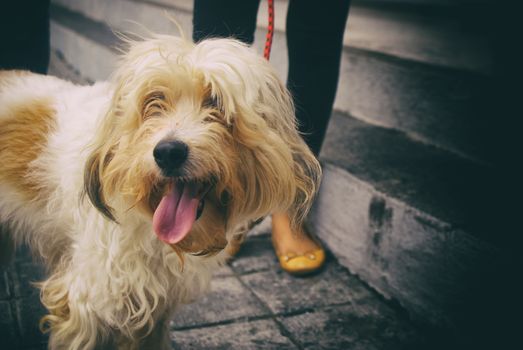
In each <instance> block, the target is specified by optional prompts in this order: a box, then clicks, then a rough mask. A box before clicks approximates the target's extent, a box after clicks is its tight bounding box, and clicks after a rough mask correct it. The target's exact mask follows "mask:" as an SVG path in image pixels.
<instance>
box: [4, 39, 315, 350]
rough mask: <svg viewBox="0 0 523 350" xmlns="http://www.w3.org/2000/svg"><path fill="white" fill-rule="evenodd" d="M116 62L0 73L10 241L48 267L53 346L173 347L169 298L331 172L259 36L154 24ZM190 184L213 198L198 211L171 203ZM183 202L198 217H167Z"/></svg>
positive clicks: (195, 289) (184, 292) (194, 284)
mask: <svg viewBox="0 0 523 350" xmlns="http://www.w3.org/2000/svg"><path fill="white" fill-rule="evenodd" d="M120 63H121V65H120V68H119V69H118V70H117V72H116V73H115V74H114V76H113V78H112V79H111V81H110V82H101V83H96V84H94V85H92V86H76V85H73V84H71V83H69V82H66V81H62V80H59V79H57V78H54V77H48V76H41V75H36V74H31V73H28V72H23V71H3V72H0V159H1V161H2V165H1V166H0V193H1V195H0V226H3V227H2V228H1V229H0V235H2V236H3V238H2V239H0V242H5V241H6V239H5V238H6V237H5V236H6V234H7V235H9V237H10V239H11V240H14V241H15V242H16V243H23V242H25V243H28V244H29V246H30V247H31V248H32V250H33V252H34V253H35V255H38V256H40V257H41V258H42V259H43V261H44V262H45V264H46V266H47V267H48V272H49V278H48V279H47V280H45V281H43V282H41V283H40V284H39V286H40V288H41V297H42V301H43V304H44V305H45V306H46V307H47V309H48V310H49V314H48V315H47V316H46V317H45V318H44V320H43V324H44V325H45V327H48V328H49V330H50V331H51V336H50V340H49V345H50V348H53V349H92V348H94V347H97V348H99V347H108V348H121V349H132V348H152V349H164V348H170V345H169V339H168V333H167V326H168V321H169V319H170V316H171V314H172V312H173V311H174V309H175V308H176V306H177V305H179V304H181V303H188V302H191V301H193V300H194V299H195V298H197V297H198V296H199V295H200V294H201V293H202V292H204V291H205V290H206V288H207V287H208V283H209V280H210V276H211V273H212V271H213V270H214V269H215V268H216V267H218V266H219V265H220V264H221V263H223V261H224V260H225V259H226V258H227V257H228V254H227V251H228V249H234V247H230V246H231V244H233V242H235V239H234V237H235V235H237V234H240V233H242V230H244V229H245V227H247V225H248V224H249V223H250V222H252V221H254V220H256V219H259V218H261V217H263V216H265V215H268V214H270V213H271V212H276V211H278V212H288V213H289V214H290V215H291V217H292V221H293V222H294V223H295V224H300V223H301V222H302V220H303V218H304V216H305V215H306V213H307V211H308V209H309V207H310V205H311V202H312V199H313V197H314V194H315V192H316V190H317V187H318V183H319V178H320V167H319V164H318V162H317V161H316V159H315V158H314V156H313V155H312V154H311V152H310V151H309V149H308V148H307V146H306V145H305V144H304V142H303V140H302V139H301V138H300V136H299V135H298V133H297V131H296V126H295V119H294V109H293V105H292V102H291V97H290V95H289V93H288V92H287V90H286V89H285V87H284V85H283V84H282V83H281V81H280V80H279V79H278V78H277V76H276V74H275V71H274V70H273V68H271V66H270V64H269V63H268V62H266V61H265V60H264V59H263V58H261V57H259V56H258V55H257V54H256V53H255V52H254V51H252V50H251V49H250V48H248V47H247V46H245V45H243V44H241V43H239V42H237V41H235V40H231V39H212V40H206V41H203V42H201V43H198V44H193V43H191V42H188V41H186V40H184V39H181V38H177V37H172V36H162V35H154V36H152V37H151V38H150V39H148V40H144V41H137V42H131V43H130V48H129V51H128V53H127V54H125V55H124V56H123V57H122V60H121V62H120ZM161 142H168V143H169V142H176V143H177V144H183V145H185V146H186V149H185V151H186V154H185V156H186V159H185V158H184V159H182V162H181V164H177V165H176V166H173V167H174V168H175V169H166V166H165V165H163V166H159V165H158V164H159V161H158V159H157V158H155V157H156V156H155V155H154V152H155V149H156V148H157V147H158V145H159V144H160V143H161ZM167 167H168V166H167ZM171 170H172V171H171ZM187 191H189V192H190V193H192V192H194V193H192V194H187V193H186V192H187ZM191 191H192V192H191ZM172 196H175V197H176V196H178V197H176V199H169V198H174V197H172ZM166 198H167V199H166ZM180 198H182V199H180ZM184 198H185V199H184ZM189 199H190V200H194V201H196V202H197V203H198V206H199V208H198V209H199V211H201V209H202V208H201V205H202V204H203V203H205V206H204V207H203V212H201V217H200V218H199V219H198V220H196V221H194V217H193V218H192V219H191V218H189V219H187V217H189V216H190V215H192V216H194V215H195V212H194V210H195V209H194V208H196V204H194V203H196V202H194V203H193V202H191V203H193V204H183V205H182V204H176V203H175V202H176V201H177V200H178V201H179V202H182V201H184V200H187V201H189ZM164 200H165V201H166V202H167V203H168V204H169V203H170V204H171V207H169V205H168V204H161V203H163V202H164ZM169 201H170V202H169ZM173 201H174V202H173ZM173 203H174V204H173ZM172 205H178V208H179V207H182V206H183V208H189V209H190V210H189V209H188V210H189V214H183V215H182V216H183V220H182V221H183V223H184V224H187V223H188V224H189V228H188V229H187V230H190V231H188V232H185V231H184V232H181V233H180V232H178V231H176V230H175V231H176V232H175V233H172V232H171V231H169V230H170V229H169V227H168V228H167V231H165V230H164V229H163V228H162V224H163V225H164V226H165V222H166V221H167V224H169V223H170V221H169V220H171V221H172V220H174V219H173V217H172V216H173V215H178V214H172V215H171V214H170V213H169V210H177V209H176V208H177V207H176V206H175V207H174V209H172ZM159 207H162V208H163V209H159ZM165 208H167V209H165ZM183 208H182V209H183ZM191 210H192V211H191ZM157 212H161V215H160V214H158V215H156V213H157ZM162 215H163V218H162ZM169 215H171V216H169ZM156 216H159V217H160V218H159V219H157V218H156ZM165 217H167V219H166V218H165ZM153 218H154V219H153ZM175 219H176V220H178V216H176V217H175ZM158 220H159V222H160V224H158V225H156V224H155V221H158ZM162 220H163V221H162ZM180 220H181V219H180ZM155 225H156V226H157V227H156V228H155ZM167 226H169V225H167ZM162 230H164V231H165V232H164V231H162ZM182 231H183V230H182ZM162 232H163V233H162ZM173 232H174V231H173ZM228 242H229V243H228ZM3 244H9V243H3ZM227 245H229V247H227ZM4 250H5V249H4ZM4 253H5V252H4Z"/></svg>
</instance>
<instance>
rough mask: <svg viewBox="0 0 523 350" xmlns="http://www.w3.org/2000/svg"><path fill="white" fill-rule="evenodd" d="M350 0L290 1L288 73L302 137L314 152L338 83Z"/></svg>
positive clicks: (324, 127)
mask: <svg viewBox="0 0 523 350" xmlns="http://www.w3.org/2000/svg"><path fill="white" fill-rule="evenodd" d="M349 5H350V0H324V1H321V2H318V1H314V0H290V2H289V11H288V13H287V46H288V49H289V75H288V79H287V86H288V88H289V90H291V92H292V94H293V97H294V102H295V104H296V116H297V118H298V121H299V126H300V131H301V132H302V133H304V135H303V136H304V139H305V141H306V142H307V144H308V145H309V147H310V148H311V150H312V151H313V152H314V154H316V155H318V154H319V152H320V149H321V145H322V143H323V139H324V137H325V132H326V130H327V125H328V122H329V119H330V115H331V113H332V108H333V103H334V98H335V95H336V89H337V85H338V76H339V70H340V59H341V51H342V49H343V33H344V31H345V25H346V22H347V17H348V13H349Z"/></svg>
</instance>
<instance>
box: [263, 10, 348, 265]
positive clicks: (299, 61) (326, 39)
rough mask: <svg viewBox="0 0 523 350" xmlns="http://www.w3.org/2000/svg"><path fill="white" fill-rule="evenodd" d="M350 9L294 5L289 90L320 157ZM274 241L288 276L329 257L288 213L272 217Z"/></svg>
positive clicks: (305, 132) (305, 133)
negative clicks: (294, 226)
mask: <svg viewBox="0 0 523 350" xmlns="http://www.w3.org/2000/svg"><path fill="white" fill-rule="evenodd" d="M349 4H350V0H326V1H323V2H321V3H317V2H315V1H312V0H290V3H289V10H288V13H287V46H288V51H289V74H288V79H287V86H288V88H289V90H290V91H291V92H292V95H293V98H294V102H295V105H296V117H297V119H298V125H299V128H300V131H301V132H302V134H303V137H304V139H305V142H306V143H307V144H308V146H309V147H310V149H311V150H312V151H313V153H314V154H315V155H316V156H318V155H319V153H320V149H321V145H322V143H323V139H324V137H325V132H326V130H327V125H328V122H329V119H330V115H331V113H332V107H333V103H334V97H335V95H336V88H337V84H338V76H339V66H340V58H341V50H342V48H343V34H344V32H345V25H346V21H347V16H348V11H349ZM272 240H273V244H274V248H275V250H276V253H277V255H278V257H279V259H280V264H281V266H282V267H283V268H284V269H285V270H287V271H288V272H291V273H296V274H299V273H306V272H311V271H315V270H317V269H318V268H320V267H321V265H322V264H323V261H324V259H325V254H324V251H323V250H322V249H321V247H320V246H319V245H318V243H316V242H315V241H314V240H312V239H311V238H310V237H308V236H307V235H306V234H304V231H303V229H301V230H298V232H293V231H292V230H291V227H290V225H289V218H288V216H287V215H286V214H284V213H280V214H274V215H273V216H272Z"/></svg>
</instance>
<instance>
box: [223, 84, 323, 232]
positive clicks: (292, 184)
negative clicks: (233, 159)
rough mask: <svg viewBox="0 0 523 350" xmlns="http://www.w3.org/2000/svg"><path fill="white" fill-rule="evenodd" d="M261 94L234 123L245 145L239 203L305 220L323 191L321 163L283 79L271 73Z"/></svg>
mask: <svg viewBox="0 0 523 350" xmlns="http://www.w3.org/2000/svg"><path fill="white" fill-rule="evenodd" d="M259 95H260V97H259V101H258V102H257V103H255V104H254V105H253V107H252V108H249V109H248V110H243V111H241V112H240V113H239V114H238V116H237V118H236V119H235V120H234V123H233V137H234V139H235V140H237V141H238V142H239V144H240V145H241V147H240V149H241V151H240V152H239V157H240V164H241V166H240V167H241V170H240V174H241V175H240V182H241V186H242V192H241V193H242V196H241V197H242V201H243V208H237V209H239V210H240V211H241V210H242V209H244V210H247V211H250V213H256V214H257V215H258V216H264V215H267V214H270V213H273V212H286V213H287V214H289V216H290V218H291V223H292V225H293V226H294V225H300V224H301V223H302V222H303V220H304V219H305V216H306V215H307V213H308V211H309V209H310V207H311V206H312V203H313V200H314V198H315V195H316V192H317V191H318V188H319V183H320V179H321V167H320V165H319V162H318V161H317V159H316V157H314V155H313V154H312V152H311V151H310V150H309V148H308V147H307V145H306V144H305V142H304V141H303V139H302V138H301V137H300V135H299V134H298V132H297V130H296V121H295V114H294V107H293V104H292V98H291V96H290V94H289V93H288V91H287V90H286V89H285V87H284V86H283V85H282V84H281V83H280V81H279V79H278V78H277V77H275V76H274V75H271V78H270V79H268V80H267V81H266V83H265V84H264V85H263V87H262V88H261V91H260V94H259ZM260 214H261V215H260ZM247 216H248V215H247ZM249 219H256V217H254V216H250V217H249Z"/></svg>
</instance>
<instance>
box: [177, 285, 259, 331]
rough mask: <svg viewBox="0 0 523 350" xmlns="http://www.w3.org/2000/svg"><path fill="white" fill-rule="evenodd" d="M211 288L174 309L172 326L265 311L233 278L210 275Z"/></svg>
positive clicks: (202, 323)
mask: <svg viewBox="0 0 523 350" xmlns="http://www.w3.org/2000/svg"><path fill="white" fill-rule="evenodd" d="M211 287H212V289H211V292H210V293H209V294H207V295H205V296H204V297H203V298H201V299H199V300H198V301H197V302H196V303H193V304H189V305H184V306H182V307H180V308H179V309H178V311H177V312H176V313H175V317H174V320H173V321H172V325H173V327H174V328H175V329H177V328H190V327H194V326H198V325H207V324H214V323H220V322H224V321H230V320H236V319H242V318H244V319H246V318H248V317H259V316H263V315H267V314H268V311H267V310H266V309H265V308H264V307H263V305H261V304H260V302H259V301H258V300H256V298H255V297H254V296H253V295H252V294H251V292H250V291H249V290H248V289H247V288H245V287H244V286H243V285H242V284H241V283H240V282H239V281H238V279H236V278H235V277H223V278H214V279H213V280H212V282H211Z"/></svg>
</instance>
